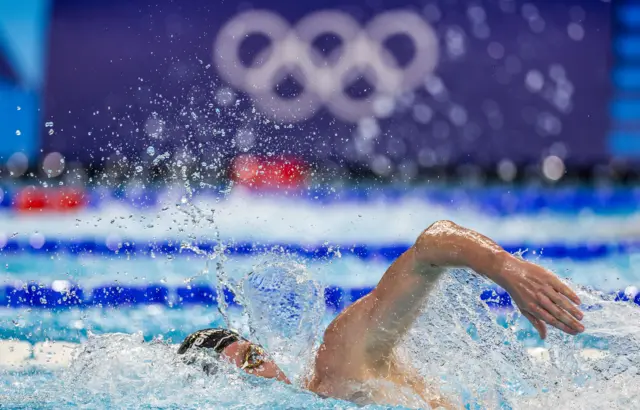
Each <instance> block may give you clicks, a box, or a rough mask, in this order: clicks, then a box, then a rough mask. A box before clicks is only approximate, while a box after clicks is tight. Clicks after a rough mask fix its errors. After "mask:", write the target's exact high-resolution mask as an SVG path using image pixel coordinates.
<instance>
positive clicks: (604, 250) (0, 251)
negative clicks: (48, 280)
mask: <svg viewBox="0 0 640 410" xmlns="http://www.w3.org/2000/svg"><path fill="white" fill-rule="evenodd" d="M190 245H191V246H194V247H197V248H198V249H199V250H201V251H202V252H205V253H212V252H214V249H216V247H217V246H218V245H219V243H218V242H213V241H201V242H197V243H194V244H190ZM410 246H411V244H407V243H391V244H383V245H376V244H362V243H360V244H335V245H302V244H294V243H260V242H236V243H229V244H225V253H226V254H227V255H230V256H253V255H261V254H269V253H272V254H293V255H298V256H301V257H303V258H308V259H335V258H342V257H356V258H359V259H362V260H380V261H388V262H390V261H393V260H395V259H396V258H397V257H399V256H400V255H402V253H403V252H404V251H406V250H407V249H408V248H409V247H410ZM502 246H503V247H504V249H505V250H507V251H508V252H511V253H516V252H523V251H524V252H525V253H524V257H532V258H538V257H542V258H551V259H571V260H574V261H592V260H597V259H602V258H606V257H611V256H616V255H628V254H633V253H640V241H638V240H627V241H619V242H593V243H590V242H587V243H576V244H562V243H547V244H539V243H538V244H536V243H511V244H510V243H503V244H502ZM0 255H2V256H4V255H47V256H51V255H65V256H71V257H73V256H80V255H83V256H84V255H97V256H109V257H113V258H117V257H126V258H129V257H141V258H144V257H159V256H171V257H177V256H190V257H198V256H199V255H197V254H196V253H195V252H194V251H193V250H191V249H189V248H185V247H182V245H181V241H180V240H161V241H148V240H132V239H125V238H122V239H114V238H107V239H79V240H70V239H56V238H46V239H45V238H44V237H42V236H37V237H36V238H32V240H30V241H19V240H16V239H8V240H4V241H3V240H2V238H0ZM200 257H204V256H200Z"/></svg>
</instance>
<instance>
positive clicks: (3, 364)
mask: <svg viewBox="0 0 640 410" xmlns="http://www.w3.org/2000/svg"><path fill="white" fill-rule="evenodd" d="M78 346H80V343H69V342H54V341H49V342H42V343H36V344H35V345H34V344H31V343H28V342H24V341H16V340H0V369H10V370H20V369H25V368H33V367H35V368H39V369H46V370H57V369H60V368H63V367H67V366H69V364H70V363H71V359H72V356H73V351H74V349H76V348H77V347H78ZM175 346H176V348H177V345H175ZM527 351H528V353H529V354H530V355H531V357H533V358H534V359H537V360H540V361H545V362H548V361H549V360H550V356H549V351H548V350H547V349H545V348H543V347H532V348H529V349H527ZM580 356H581V357H582V358H584V359H590V360H599V359H602V358H604V357H606V356H607V352H606V351H604V350H599V349H583V350H581V351H580Z"/></svg>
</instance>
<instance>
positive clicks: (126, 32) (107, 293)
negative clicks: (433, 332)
mask: <svg viewBox="0 0 640 410" xmlns="http://www.w3.org/2000/svg"><path fill="white" fill-rule="evenodd" d="M639 90H640V1H631V0H629V1H623V0H619V1H606V0H590V1H584V0H558V1H543V0H528V1H520V0H485V1H481V0H468V1H467V0H464V1H463V0H441V1H436V0H394V1H386V0H366V1H339V2H338V1H334V0H325V1H322V2H321V1H306V2H299V1H298V2H296V1H289V0H272V1H263V0H254V1H241V2H235V1H211V0H188V1H180V2H178V1H173V0H154V1H148V0H110V1H84V0H23V1H21V2H11V1H0V167H1V168H0V187H1V188H2V190H1V191H0V205H1V207H0V221H1V224H0V248H2V251H1V253H0V257H1V258H2V262H3V263H2V264H1V266H0V275H1V276H0V278H1V279H2V282H0V305H2V306H3V307H2V308H0V314H1V316H0V336H2V337H4V338H12V339H14V340H20V341H25V342H30V343H36V342H40V341H42V340H51V339H53V340H60V341H72V342H73V341H79V340H82V339H83V337H85V335H86V332H87V330H91V329H92V330H101V331H129V332H132V331H138V330H141V331H143V333H144V335H145V337H151V336H154V335H159V334H160V335H164V336H167V337H174V338H179V337H181V336H183V335H184V334H185V332H186V333H188V332H189V331H191V330H192V328H193V327H194V326H197V325H207V324H211V323H212V321H215V320H217V319H215V318H212V317H210V316H206V315H211V313H210V312H212V310H211V309H208V307H209V306H212V305H214V304H215V303H216V298H215V289H214V288H215V286H214V282H215V280H216V278H217V279H220V275H221V272H226V273H225V274H227V273H228V274H229V275H230V276H234V274H237V275H242V274H243V273H246V272H247V271H248V270H249V269H251V266H252V265H253V264H255V263H256V260H263V259H264V258H272V257H274V256H273V254H274V253H277V254H278V255H279V256H278V257H287V258H294V259H296V260H302V261H303V263H304V264H305V265H306V266H307V268H308V270H309V272H310V274H311V275H312V276H313V277H314V278H315V279H317V280H319V281H320V282H321V283H322V284H323V285H324V286H326V291H325V301H326V304H327V306H329V307H330V308H334V309H335V308H341V307H342V306H344V305H346V304H348V303H350V302H351V301H353V300H355V299H357V298H358V297H360V296H362V295H363V294H365V293H366V292H367V291H368V290H369V289H370V288H371V286H373V285H375V283H376V281H377V280H378V278H379V277H380V275H382V273H383V272H384V270H385V268H386V266H387V265H388V263H389V262H390V261H391V260H392V259H393V258H395V257H396V256H398V255H399V254H400V253H401V252H402V251H403V250H404V249H406V248H407V247H408V246H410V245H411V243H412V242H413V240H414V239H415V237H416V236H417V235H418V234H419V233H420V231H421V230H422V229H424V228H426V227H427V226H429V224H431V223H432V222H434V221H436V220H438V219H443V218H447V219H452V220H454V221H455V222H458V223H460V224H463V225H465V226H468V227H471V228H475V229H478V230H480V231H481V232H482V233H484V234H487V235H489V236H491V237H493V238H495V239H496V240H497V241H499V242H500V243H501V244H502V245H503V246H505V247H506V248H507V249H508V250H510V251H513V252H516V251H524V252H525V257H531V258H533V259H536V260H539V261H540V262H541V263H543V264H545V265H546V266H549V267H550V268H552V269H554V271H556V272H558V274H560V275H561V276H565V277H570V278H571V280H573V281H574V282H575V283H576V284H578V285H584V286H591V287H595V288H597V289H600V290H602V291H605V292H618V293H617V294H618V298H620V299H623V300H632V301H634V300H635V301H637V302H639V303H640V296H638V291H637V288H636V287H635V285H637V284H638V283H640V270H639V269H638V268H637V267H636V265H637V264H635V263H634V262H635V260H636V258H638V255H640V253H638V250H639V249H640V241H638V239H640V213H638V206H637V204H638V200H639V199H640V189H638V186H637V183H638V178H639V176H640V173H639V172H640V161H638V160H639V159H640V99H639V98H638V97H639V96H640V94H638V93H639ZM194 289H195V290H194ZM230 300H231V299H230ZM187 305H188V306H189V309H202V312H209V313H207V314H204V313H203V315H204V316H198V315H191V317H190V319H189V320H190V322H189V321H186V322H185V317H184V312H183V311H182V310H181V309H183V308H184V309H186V307H185V306H187ZM107 307H109V308H113V307H116V308H117V309H116V310H109V312H108V313H105V312H106V309H107ZM32 308H35V309H32ZM51 309H54V310H53V311H52V310H51ZM216 314H217V313H216ZM16 315H17V316H16ZM43 315H49V316H45V317H46V319H44V320H45V322H46V323H48V324H49V325H43V324H42V323H43V322H42V321H43ZM187 322H188V323H187ZM25 360H27V359H25ZM30 360H31V359H30Z"/></svg>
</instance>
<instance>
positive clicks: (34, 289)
mask: <svg viewBox="0 0 640 410" xmlns="http://www.w3.org/2000/svg"><path fill="white" fill-rule="evenodd" d="M372 290H373V287H360V288H344V287H338V286H327V287H325V288H324V301H325V306H326V307H327V308H328V309H331V310H338V311H339V310H342V309H344V308H345V307H346V306H348V305H350V304H351V303H353V302H355V301H357V300H358V299H360V298H362V297H363V296H365V295H367V294H368V293H369V292H371V291H372ZM223 293H224V299H225V301H226V302H227V304H229V305H230V306H234V305H237V301H236V300H235V295H234V293H233V292H232V291H231V290H229V289H227V288H225V289H223ZM605 296H608V297H609V298H610V300H613V301H618V302H627V303H633V304H636V305H638V306H640V292H638V290H637V288H634V287H628V288H627V289H625V290H620V291H618V292H612V293H610V294H608V295H605ZM479 297H480V299H481V300H482V301H484V302H485V303H486V304H487V305H488V306H489V308H492V309H510V308H513V304H512V300H511V297H510V296H509V294H508V293H507V292H505V291H504V290H502V289H500V288H498V287H491V288H488V289H485V290H483V291H482V292H481V293H480V295H479ZM287 300H294V299H293V298H287ZM140 305H161V306H165V307H168V308H178V309H179V308H181V307H185V306H190V305H201V306H216V305H217V291H216V289H215V288H214V287H212V286H209V285H205V284H197V285H185V286H177V287H168V286H164V285H162V284H149V285H146V286H125V285H120V284H106V285H102V286H96V287H93V288H88V289H84V288H81V287H79V286H77V285H75V284H72V283H71V282H67V281H54V283H53V284H52V285H45V284H42V283H37V282H35V281H34V282H24V283H23V284H22V285H21V286H17V285H5V286H0V307H6V308H13V309H19V308H39V309H54V310H55V309H70V308H95V307H98V308H110V307H130V306H140ZM594 308H595V307H594ZM584 309H586V310H588V309H590V307H589V306H585V307H584Z"/></svg>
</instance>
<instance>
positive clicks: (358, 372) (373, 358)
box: [307, 221, 584, 408]
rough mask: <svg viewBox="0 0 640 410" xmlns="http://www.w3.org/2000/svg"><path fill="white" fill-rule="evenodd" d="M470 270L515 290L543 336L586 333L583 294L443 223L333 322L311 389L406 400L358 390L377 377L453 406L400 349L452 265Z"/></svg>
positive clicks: (430, 400)
mask: <svg viewBox="0 0 640 410" xmlns="http://www.w3.org/2000/svg"><path fill="white" fill-rule="evenodd" d="M454 267H465V268H470V269H472V270H474V271H475V272H477V273H479V274H481V275H483V276H486V277H487V278H488V279H490V280H492V281H493V282H495V283H496V284H498V285H499V286H501V287H502V288H504V289H505V290H506V291H507V292H509V294H510V295H511V297H512V299H513V301H514V302H515V304H516V305H517V306H518V308H519V309H520V311H521V312H522V314H523V315H524V316H525V317H526V318H527V319H528V320H529V321H530V322H531V323H532V324H533V326H534V327H535V328H536V329H537V330H538V332H539V333H540V336H541V337H542V338H543V339H544V338H545V337H546V335H547V329H546V325H547V324H548V325H551V326H554V327H556V328H558V329H560V330H562V331H564V332H566V333H569V334H572V335H576V334H578V333H581V332H583V331H584V327H583V326H582V324H581V323H580V322H579V321H580V320H582V317H583V314H582V312H581V311H580V310H579V309H578V308H577V306H576V305H579V304H580V299H579V298H578V296H577V295H576V294H575V293H574V292H573V291H572V290H571V289H570V288H569V287H568V286H567V285H565V284H564V283H563V282H561V281H560V280H559V279H558V278H557V277H556V276H555V275H554V274H553V273H551V272H550V271H548V270H546V269H544V268H542V267H540V266H538V265H535V264H533V263H531V262H527V261H524V260H522V259H518V258H516V257H515V256H513V255H511V254H509V253H508V252H506V251H505V250H504V249H502V248H501V247H500V246H499V245H497V244H496V243H495V242H493V241H492V240H491V239H489V238H487V237H485V236H483V235H481V234H479V233H477V232H474V231H472V230H469V229H465V228H462V227H460V226H458V225H456V224H455V223H453V222H449V221H439V222H436V223H434V224H433V225H431V226H430V227H429V228H427V229H426V230H425V231H424V232H422V234H421V235H420V236H419V237H418V239H417V240H416V242H415V244H414V245H413V246H412V247H411V248H410V249H409V250H407V251H406V252H405V253H404V254H402V255H401V256H400V257H399V258H398V259H397V260H396V261H395V262H393V264H392V265H391V266H390V267H389V269H388V270H387V271H386V272H385V274H384V275H383V277H382V279H381V280H380V282H379V283H378V285H377V286H376V288H375V289H374V290H373V291H372V292H371V293H369V294H368V295H367V296H365V297H363V298H362V299H360V300H359V301H357V302H356V303H354V304H353V305H351V306H349V307H348V308H347V309H345V310H344V311H343V312H342V313H341V314H340V315H338V317H336V319H335V320H334V321H333V322H332V323H331V324H330V325H329V327H328V328H327V330H326V332H325V334H324V340H323V344H322V345H321V347H320V349H319V350H318V353H317V356H316V362H315V368H314V373H313V376H312V378H311V379H310V381H309V383H308V386H307V387H308V388H309V390H311V391H314V392H316V393H318V394H320V395H323V396H330V397H336V398H342V399H347V400H353V399H354V394H355V395H358V393H360V396H362V397H365V399H366V400H367V401H372V402H378V403H380V404H403V403H400V402H398V400H396V398H394V397H393V395H394V389H389V391H380V392H372V391H363V392H357V391H356V392H354V390H353V386H357V385H362V386H365V385H367V383H371V382H372V381H382V382H384V383H387V384H388V385H395V386H397V389H395V391H396V392H399V391H401V390H405V391H406V390H411V391H412V392H414V393H415V394H417V395H418V396H420V397H421V398H422V399H423V400H424V401H426V402H427V403H429V404H430V406H431V407H432V408H437V407H438V406H441V407H445V408H453V407H452V406H451V405H450V404H448V403H447V401H446V400H445V399H443V398H441V397H440V396H439V395H438V392H437V389H436V388H434V387H433V386H431V387H430V386H428V385H427V384H426V383H425V382H424V381H423V380H422V379H421V378H420V377H419V376H418V374H417V372H416V371H415V370H413V369H412V368H411V367H410V366H407V365H406V364H402V363H400V362H399V361H398V360H397V359H396V355H395V354H394V348H395V347H396V345H397V344H398V342H399V341H400V340H401V339H402V338H403V336H404V335H405V334H406V333H407V331H408V330H409V329H410V328H411V326H412V325H413V323H414V321H415V319H416V318H417V316H418V314H419V312H420V309H421V307H422V306H423V305H424V303H425V301H426V299H427V297H428V296H429V293H430V292H431V290H432V289H433V288H434V286H435V284H436V282H437V281H438V279H439V278H440V276H441V275H442V274H443V273H444V272H445V271H446V269H447V268H454Z"/></svg>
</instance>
